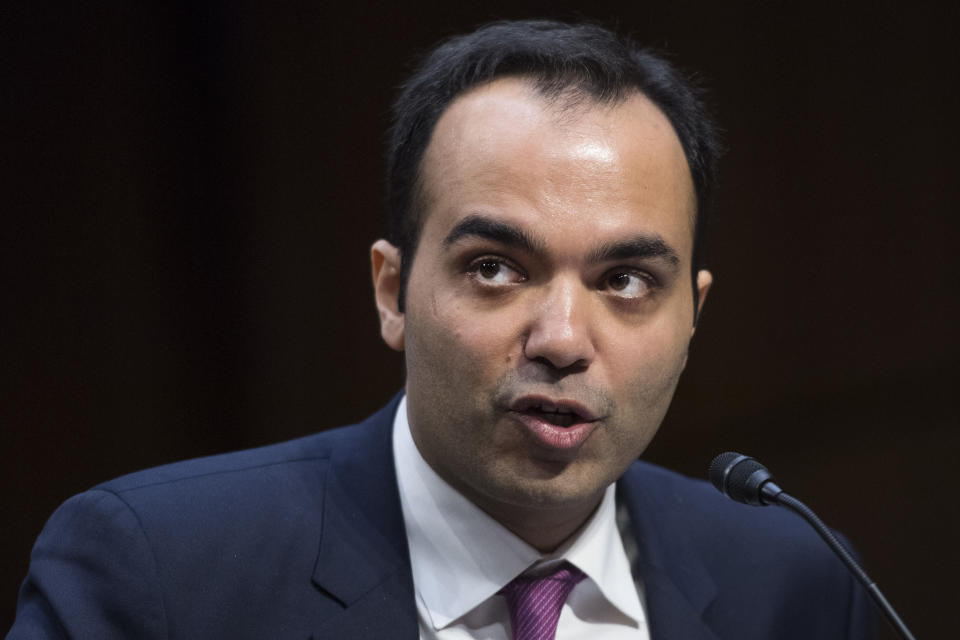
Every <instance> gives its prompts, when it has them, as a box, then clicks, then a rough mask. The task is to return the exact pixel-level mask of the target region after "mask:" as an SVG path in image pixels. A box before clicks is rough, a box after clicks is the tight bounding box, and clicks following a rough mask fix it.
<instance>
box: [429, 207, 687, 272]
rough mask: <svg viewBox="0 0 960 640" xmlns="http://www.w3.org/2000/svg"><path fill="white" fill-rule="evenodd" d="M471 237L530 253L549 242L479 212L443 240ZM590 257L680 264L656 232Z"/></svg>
mask: <svg viewBox="0 0 960 640" xmlns="http://www.w3.org/2000/svg"><path fill="white" fill-rule="evenodd" d="M469 237H476V238H485V239H487V240H492V241H493V242H497V243H499V244H502V245H505V246H508V247H515V248H518V249H522V250H524V251H527V252H529V253H540V254H542V253H546V243H545V242H544V241H543V240H541V239H540V238H537V237H534V236H532V235H530V234H529V233H527V232H526V231H525V230H524V229H522V228H520V227H518V226H516V225H513V224H510V223H507V222H502V221H500V220H494V219H492V218H488V217H487V216H483V215H480V214H471V215H469V216H467V217H465V218H464V219H463V220H461V221H460V222H458V223H457V224H456V225H455V226H454V227H453V229H451V230H450V233H448V234H447V237H446V238H444V239H443V246H444V247H449V246H450V245H452V244H454V243H456V242H457V241H459V240H461V239H463V238H469ZM587 259H588V261H589V262H591V263H594V264H596V263H600V262H611V261H616V260H631V259H633V260H636V259H648V260H649V259H660V260H663V261H664V262H667V263H668V264H669V265H671V266H673V267H676V266H678V265H679V264H680V257H679V256H678V255H677V252H676V251H675V250H674V249H673V247H671V246H670V245H669V244H667V243H666V242H665V241H664V239H663V238H662V237H661V236H660V235H659V234H656V233H654V234H637V235H635V236H632V237H629V238H626V239H624V240H615V241H612V242H606V243H604V244H602V245H600V246H599V247H597V248H596V249H594V250H593V251H591V252H590V255H589V257H588V258H587Z"/></svg>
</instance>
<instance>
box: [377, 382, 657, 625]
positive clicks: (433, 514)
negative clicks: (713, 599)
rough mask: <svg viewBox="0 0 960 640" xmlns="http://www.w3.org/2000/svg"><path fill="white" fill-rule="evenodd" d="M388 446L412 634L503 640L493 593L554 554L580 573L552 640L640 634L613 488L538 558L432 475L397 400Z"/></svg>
mask: <svg viewBox="0 0 960 640" xmlns="http://www.w3.org/2000/svg"><path fill="white" fill-rule="evenodd" d="M393 451H394V461H395V463H396V469H397V484H398V485H399V488H400V503H401V505H402V508H403V519H404V523H405V526H406V531H407V542H408V544H409V548H410V563H411V567H412V569H413V586H414V590H415V591H416V598H417V617H418V619H419V623H420V638H421V640H457V639H460V640H464V639H468V638H484V639H486V640H510V614H509V611H508V610H507V605H506V601H505V600H504V598H503V597H502V596H500V595H498V594H497V592H498V591H499V590H500V589H501V588H502V587H503V586H505V585H506V584H507V583H508V582H510V581H511V580H512V579H513V578H515V577H516V576H518V575H520V574H521V573H523V572H525V571H527V570H528V569H531V568H533V567H536V568H537V569H540V568H544V569H546V568H549V567H550V566H552V565H556V564H560V563H561V562H563V561H564V560H566V561H568V562H570V563H572V564H573V565H575V566H576V567H577V568H579V569H580V570H581V571H583V572H584V573H585V574H586V575H587V578H586V579H584V580H582V581H581V582H580V583H579V584H577V585H576V587H574V589H573V592H572V593H571V594H570V597H569V598H568V599H567V602H566V604H564V606H563V610H562V611H561V613H560V622H559V624H558V627H557V635H556V638H557V640H580V639H582V640H587V639H589V640H595V639H596V638H603V639H604V640H606V639H610V640H621V639H622V640H626V639H631V640H649V633H648V630H647V620H646V616H645V614H644V606H643V603H642V586H641V585H639V584H636V583H635V582H634V578H633V576H631V573H630V562H629V560H628V559H627V554H626V552H625V551H624V545H623V540H622V538H621V536H620V532H619V530H618V528H617V516H616V504H615V497H614V492H615V487H614V485H610V486H609V487H607V490H606V492H605V493H604V497H603V500H602V501H601V503H600V506H599V507H598V508H597V510H596V512H595V513H594V514H593V516H591V518H590V520H589V521H588V522H587V523H586V524H585V525H584V527H582V529H581V530H580V532H579V533H578V534H577V535H575V536H574V537H573V538H572V539H571V540H568V541H567V542H566V543H564V545H563V546H561V547H560V548H559V549H557V550H556V551H555V552H553V553H551V554H549V555H543V554H541V553H540V552H538V551H537V550H536V549H534V548H533V547H531V546H530V545H528V544H527V543H526V542H524V541H523V540H521V539H520V538H518V537H517V536H516V535H514V534H513V533H512V532H510V531H509V530H507V529H506V528H505V527H504V526H503V525H501V524H500V523H498V522H497V521H495V520H494V519H493V518H491V517H490V516H489V515H487V514H486V513H485V512H484V511H482V510H481V509H480V508H479V507H477V506H476V505H474V504H473V503H472V502H470V501H469V500H468V499H467V498H465V497H464V496H463V495H461V494H460V493H459V492H457V491H456V490H455V489H454V488H453V487H451V486H450V485H449V484H447V483H446V481H444V480H443V479H442V478H441V477H440V476H438V475H437V474H436V472H434V471H433V469H432V468H431V467H430V466H429V465H428V464H427V462H426V461H425V460H424V459H423V456H421V455H420V452H419V450H418V449H417V447H416V445H415V444H414V442H413V437H412V436H411V434H410V425H409V423H408V421H407V400H406V398H403V400H401V402H400V406H399V407H398V409H397V415H396V417H395V418H394V424H393Z"/></svg>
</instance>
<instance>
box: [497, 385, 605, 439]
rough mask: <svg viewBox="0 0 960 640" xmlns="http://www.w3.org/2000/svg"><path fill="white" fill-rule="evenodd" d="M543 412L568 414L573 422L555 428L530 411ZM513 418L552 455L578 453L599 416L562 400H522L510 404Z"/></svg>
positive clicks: (530, 398) (535, 397)
mask: <svg viewBox="0 0 960 640" xmlns="http://www.w3.org/2000/svg"><path fill="white" fill-rule="evenodd" d="M541 407H542V408H546V409H548V410H550V411H557V412H559V413H565V414H570V415H572V416H573V418H572V420H573V422H572V423H571V424H570V425H569V426H566V427H563V426H560V425H557V424H554V423H552V422H549V421H548V420H546V419H544V418H543V417H542V414H540V413H535V412H533V411H532V410H534V409H539V408H541ZM509 409H510V411H511V413H513V415H514V417H515V418H516V419H517V420H518V421H519V422H520V423H521V424H522V425H523V426H524V427H525V428H526V431H527V433H529V434H530V436H532V437H533V439H534V441H536V442H537V443H538V444H539V445H541V446H543V447H545V448H547V449H552V450H555V451H570V450H574V449H577V448H578V447H579V446H580V445H582V444H583V442H584V441H585V440H586V439H587V438H588V437H589V436H590V434H591V433H593V430H594V428H595V427H596V426H597V421H598V420H599V416H598V415H597V414H596V413H595V412H593V411H591V410H590V409H589V408H587V407H586V406H584V405H583V404H581V403H579V402H577V401H575V400H569V399H565V398H561V399H557V398H550V397H548V396H523V397H521V398H518V399H517V400H515V401H514V402H512V403H511V404H510V407H509Z"/></svg>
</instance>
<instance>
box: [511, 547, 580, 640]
mask: <svg viewBox="0 0 960 640" xmlns="http://www.w3.org/2000/svg"><path fill="white" fill-rule="evenodd" d="M585 577H586V575H585V574H584V573H583V572H582V571H580V569H577V568H576V567H575V566H573V565H572V564H569V563H566V562H565V563H563V564H562V565H560V566H559V567H558V568H557V570H556V571H554V572H553V573H552V574H550V575H546V576H517V577H516V578H514V579H513V580H512V581H511V582H510V584H508V585H507V586H505V587H504V588H503V589H501V590H500V593H502V594H503V595H504V597H505V598H506V599H507V608H508V609H510V626H511V627H513V640H554V637H555V636H556V634H557V621H558V620H560V610H561V609H562V608H563V603H564V602H566V601H567V596H569V595H570V592H571V591H573V587H574V586H576V584H577V583H578V582H580V581H581V580H583V579H584V578H585Z"/></svg>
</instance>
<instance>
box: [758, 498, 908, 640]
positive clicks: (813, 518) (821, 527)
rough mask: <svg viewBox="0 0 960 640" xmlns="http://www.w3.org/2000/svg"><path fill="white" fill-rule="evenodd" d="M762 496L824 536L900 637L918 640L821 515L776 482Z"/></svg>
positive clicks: (825, 540)
mask: <svg viewBox="0 0 960 640" xmlns="http://www.w3.org/2000/svg"><path fill="white" fill-rule="evenodd" d="M771 485H772V486H771ZM768 487H771V488H770V490H769V491H768V490H767V488H768ZM761 494H762V495H763V497H764V501H765V502H766V501H769V502H770V503H772V504H778V505H780V506H782V507H786V508H787V509H790V510H791V511H793V512H794V513H796V514H798V515H799V516H800V517H802V518H803V519H804V520H806V521H807V522H808V523H810V526H812V527H813V528H814V529H816V530H817V533H819V534H820V537H821V538H823V540H824V542H826V543H827V545H828V546H829V547H830V548H831V549H833V551H834V553H836V554H837V555H838V556H840V559H841V560H843V563H844V564H845V565H847V568H848V569H849V570H850V572H851V573H852V574H853V575H855V576H856V577H857V579H858V580H859V581H860V583H861V584H862V585H863V586H864V587H865V588H866V590H867V592H868V593H869V594H870V597H871V598H873V601H874V602H875V603H877V606H878V607H880V610H881V611H883V614H884V615H885V616H886V617H887V621H889V622H890V624H891V625H892V626H893V628H894V629H896V630H897V633H899V634H900V637H901V638H904V639H905V640H915V639H914V637H913V634H912V633H910V630H909V629H907V625H906V624H904V622H903V620H902V619H901V618H900V616H899V615H898V614H897V612H896V611H895V610H894V608H893V606H892V605H891V604H890V603H889V602H888V601H887V599H886V598H885V597H884V595H883V593H882V592H881V591H880V587H878V586H877V583H876V582H874V581H873V580H872V579H871V578H870V576H868V575H867V572H866V571H864V570H863V569H862V568H861V567H860V565H859V564H858V563H857V561H856V560H855V559H854V557H853V555H851V554H850V552H849V551H847V549H846V548H845V547H844V546H843V544H842V543H841V542H840V541H839V540H838V539H837V536H835V535H833V532H832V531H830V528H829V527H827V525H825V524H824V523H823V520H821V519H820V518H819V517H818V516H817V514H815V513H814V512H813V510H812V509H810V507H808V506H807V505H805V504H803V503H802V502H800V501H799V500H797V499H796V498H794V497H793V496H791V495H790V494H788V493H786V492H784V491H783V490H782V489H780V488H779V487H777V485H776V484H774V483H772V482H770V483H767V484H765V485H764V486H763V488H762V489H761Z"/></svg>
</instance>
